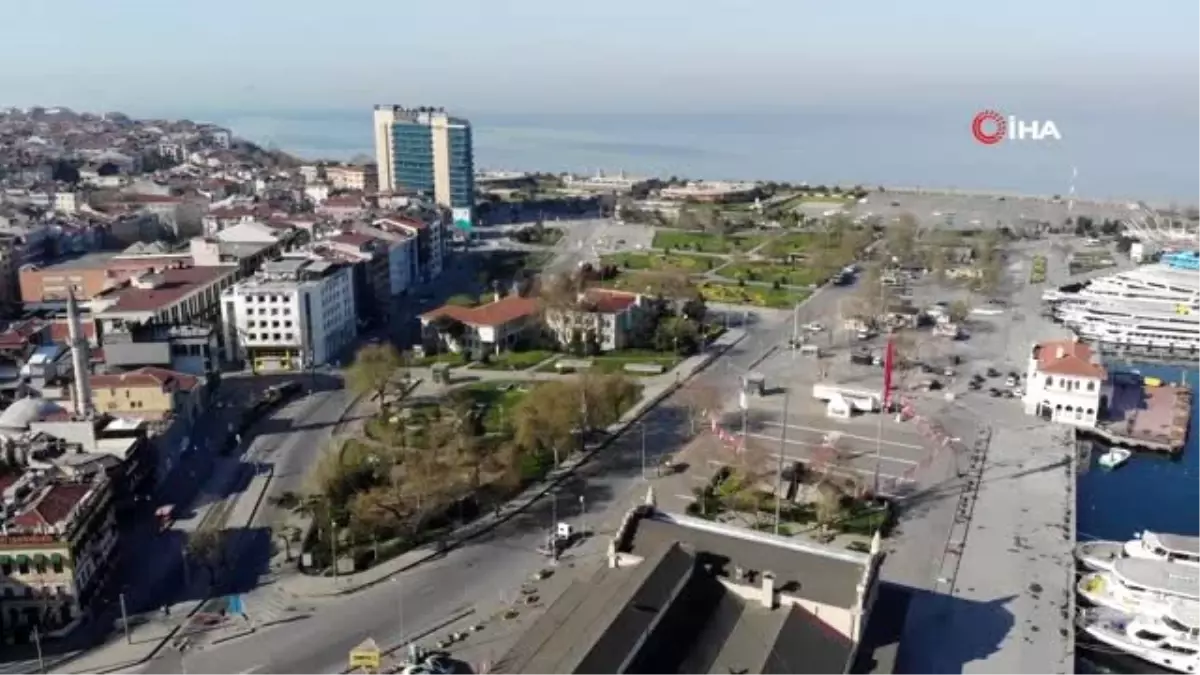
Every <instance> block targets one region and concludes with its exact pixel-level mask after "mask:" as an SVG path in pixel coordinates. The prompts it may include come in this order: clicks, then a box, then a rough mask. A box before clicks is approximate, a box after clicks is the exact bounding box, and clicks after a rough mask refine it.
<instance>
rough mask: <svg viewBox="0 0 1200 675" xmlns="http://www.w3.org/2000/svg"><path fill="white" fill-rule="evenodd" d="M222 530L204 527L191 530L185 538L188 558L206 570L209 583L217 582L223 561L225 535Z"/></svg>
mask: <svg viewBox="0 0 1200 675" xmlns="http://www.w3.org/2000/svg"><path fill="white" fill-rule="evenodd" d="M224 534H225V533H224V532H223V531H222V530H219V529H216V528H211V527H206V528H202V529H199V530H196V531H195V532H192V533H191V534H190V535H189V536H188V539H187V555H188V559H189V560H192V561H195V562H196V563H197V564H199V565H200V566H201V567H202V568H204V570H205V571H206V572H208V580H209V583H210V584H215V583H217V578H218V572H219V571H220V568H221V565H222V564H223V563H224V561H225V537H224Z"/></svg>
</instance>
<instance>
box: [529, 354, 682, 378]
mask: <svg viewBox="0 0 1200 675" xmlns="http://www.w3.org/2000/svg"><path fill="white" fill-rule="evenodd" d="M561 358H563V359H568V360H572V359H573V360H581V361H582V360H587V361H591V362H592V368H591V372H596V373H625V374H626V375H632V376H635V377H637V376H642V375H641V374H640V373H630V372H628V371H626V370H625V364H627V363H657V364H659V365H661V366H662V367H663V372H664V373H665V372H667V371H669V370H671V369H672V368H674V367H675V366H677V365H679V362H680V361H682V360H683V359H681V358H680V357H678V356H675V355H674V354H669V353H663V352H656V351H651V350H648V349H622V350H619V351H615V352H608V353H605V354H600V355H598V356H582V357H580V356H567V355H565V354H564V355H562V357H561ZM556 362H557V360H555V361H551V362H550V363H547V364H545V365H543V366H542V367H540V368H538V369H537V372H539V373H559V372H562V371H560V370H559V369H558V368H555V367H554V364H555V363H556Z"/></svg>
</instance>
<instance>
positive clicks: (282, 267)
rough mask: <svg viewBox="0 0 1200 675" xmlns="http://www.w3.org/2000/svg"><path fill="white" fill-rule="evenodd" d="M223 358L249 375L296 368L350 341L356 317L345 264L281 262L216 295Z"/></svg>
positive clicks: (334, 352) (319, 360)
mask: <svg viewBox="0 0 1200 675" xmlns="http://www.w3.org/2000/svg"><path fill="white" fill-rule="evenodd" d="M221 325H222V330H223V334H224V343H225V348H226V350H227V356H228V357H229V358H230V359H231V360H244V361H247V362H249V363H250V365H251V367H252V368H253V369H254V370H255V371H264V370H269V371H278V370H299V369H302V368H306V367H310V366H315V365H321V364H324V363H327V362H329V361H330V360H331V359H333V358H335V357H336V356H337V354H338V352H340V351H341V350H342V349H344V348H345V347H346V346H348V345H349V344H350V343H351V342H353V341H354V338H355V336H356V335H357V333H358V315H357V312H356V309H355V304H354V280H353V274H352V272H351V268H350V266H349V265H345V264H341V263H336V262H328V261H324V260H307V259H303V258H285V259H283V260H277V261H273V262H269V263H266V264H265V265H263V267H262V269H261V270H259V272H258V273H257V274H256V275H255V276H254V277H253V278H250V279H247V280H245V281H242V282H240V283H238V284H236V285H234V286H233V287H231V288H228V289H226V290H225V292H224V293H222V295H221Z"/></svg>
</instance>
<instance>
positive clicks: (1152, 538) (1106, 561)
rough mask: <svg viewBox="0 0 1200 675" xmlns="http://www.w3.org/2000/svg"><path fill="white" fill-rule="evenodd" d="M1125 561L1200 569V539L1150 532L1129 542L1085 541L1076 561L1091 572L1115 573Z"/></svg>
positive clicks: (1076, 551) (1076, 555)
mask: <svg viewBox="0 0 1200 675" xmlns="http://www.w3.org/2000/svg"><path fill="white" fill-rule="evenodd" d="M1121 558H1138V559H1142V560H1160V561H1163V562H1172V563H1178V564H1180V565H1187V566H1189V567H1196V568H1200V537H1188V536H1184V535H1181V534H1167V533H1162V532H1151V531H1149V530H1146V531H1145V532H1142V533H1141V534H1139V535H1137V536H1136V537H1134V538H1133V539H1131V540H1129V541H1127V542H1120V541H1104V540H1096V541H1085V542H1080V543H1079V544H1077V545H1076V546H1075V559H1076V560H1078V561H1079V563H1080V564H1081V565H1083V566H1084V567H1086V568H1087V569H1089V570H1095V571H1107V570H1111V569H1112V566H1113V563H1115V562H1116V561H1117V560H1119V559H1121Z"/></svg>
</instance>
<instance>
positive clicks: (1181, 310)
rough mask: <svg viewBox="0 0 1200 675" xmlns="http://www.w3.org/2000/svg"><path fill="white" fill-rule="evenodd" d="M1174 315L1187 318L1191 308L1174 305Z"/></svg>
mask: <svg viewBox="0 0 1200 675" xmlns="http://www.w3.org/2000/svg"><path fill="white" fill-rule="evenodd" d="M1175 313H1176V314H1178V315H1180V316H1187V315H1188V314H1191V313H1192V308H1191V307H1188V306H1187V305H1176V306H1175Z"/></svg>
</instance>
